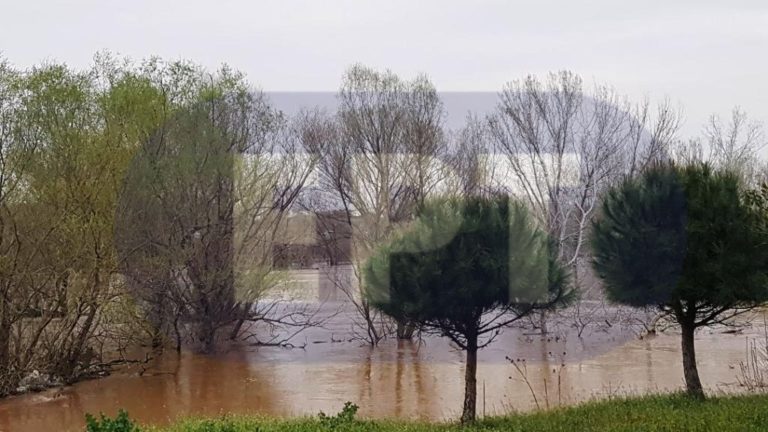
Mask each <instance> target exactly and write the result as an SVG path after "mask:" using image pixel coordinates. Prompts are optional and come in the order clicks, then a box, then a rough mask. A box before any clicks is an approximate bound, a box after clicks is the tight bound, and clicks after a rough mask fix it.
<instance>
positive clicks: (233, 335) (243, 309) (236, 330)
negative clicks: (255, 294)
mask: <svg viewBox="0 0 768 432" xmlns="http://www.w3.org/2000/svg"><path fill="white" fill-rule="evenodd" d="M252 307H253V303H252V302H245V303H244V304H243V305H240V306H239V307H237V308H236V309H237V311H238V314H239V317H238V319H237V322H236V323H235V326H234V327H232V331H231V332H230V333H229V340H235V339H237V337H238V336H239V335H240V329H242V328H243V324H245V320H246V319H247V318H248V314H249V313H250V312H251V308H252Z"/></svg>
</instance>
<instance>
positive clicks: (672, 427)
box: [149, 394, 768, 432]
mask: <svg viewBox="0 0 768 432" xmlns="http://www.w3.org/2000/svg"><path fill="white" fill-rule="evenodd" d="M766 404H768V396H766V395H756V396H738V397H723V398H712V399H709V400H707V401H700V400H697V399H692V398H689V397H686V396H684V395H680V394H673V395H659V396H646V397H642V398H631V399H623V398H615V399H612V400H610V401H601V402H590V403H586V404H583V405H580V406H576V407H570V408H559V409H554V410H546V411H539V412H534V413H527V414H512V415H509V416H499V417H490V418H486V419H481V420H478V422H477V423H475V424H471V425H465V426H459V425H458V424H455V423H426V422H409V421H389V420H376V421H356V422H353V423H351V424H349V425H348V426H346V427H344V430H347V431H356V432H369V431H377V432H406V431H408V432H449V431H452V432H458V431H465V432H466V431H487V432H492V431H499V432H501V431H504V432H507V431H525V432H549V431H586V432H651V431H666V432H674V431H694V432H704V431H718V432H737V431H738V432H741V431H752V430H754V431H757V430H765V425H766V424H768V411H766V410H765V406H766ZM149 430H150V431H153V432H223V431H226V432H230V431H231V432H256V431H258V432H316V431H318V430H322V426H321V425H320V424H319V423H318V420H317V419H316V418H303V419H275V418H263V417H247V416H241V417H232V416H230V417H225V418H221V419H215V420H187V421H183V422H181V423H178V424H175V425H172V426H169V427H161V428H155V429H149Z"/></svg>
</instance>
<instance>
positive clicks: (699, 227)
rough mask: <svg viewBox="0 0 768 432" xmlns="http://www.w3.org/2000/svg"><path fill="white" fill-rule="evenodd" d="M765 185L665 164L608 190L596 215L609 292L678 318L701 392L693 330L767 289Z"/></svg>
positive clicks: (598, 263) (691, 380)
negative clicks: (760, 189) (749, 187)
mask: <svg viewBox="0 0 768 432" xmlns="http://www.w3.org/2000/svg"><path fill="white" fill-rule="evenodd" d="M758 201H759V195H756V194H747V193H745V191H744V190H743V188H742V186H741V184H740V181H739V178H738V176H737V175H735V174H732V173H730V172H727V171H715V170H713V169H712V168H711V167H709V166H708V165H704V164H692V165H688V166H685V167H680V166H673V165H664V166H657V167H654V168H651V169H649V170H648V171H647V172H645V173H644V174H643V175H641V176H639V177H637V178H633V179H628V180H626V181H625V182H624V183H623V184H622V185H620V186H618V187H616V188H614V189H612V190H611V191H609V193H608V194H607V196H606V197H605V199H604V201H603V203H602V208H601V215H600V217H599V219H598V220H597V221H596V222H595V223H594V225H593V228H594V230H593V233H592V246H593V249H594V262H593V265H594V268H595V270H596V271H597V273H598V275H599V276H600V278H602V279H603V281H604V282H605V288H606V290H607V293H608V296H609V297H610V299H611V300H613V301H616V302H619V303H622V304H627V305H631V306H655V307H657V308H658V309H659V310H660V311H661V312H662V313H664V314H667V315H668V316H669V317H670V318H671V319H672V320H674V321H675V322H677V323H678V324H679V325H680V328H681V330H682V352H683V371H684V374H685V382H686V388H687V391H688V393H689V394H690V395H692V396H696V397H700V398H703V397H704V391H703V388H702V385H701V381H700V379H699V373H698V370H697V367H696V354H695V348H694V332H695V330H696V329H697V328H698V327H705V326H711V325H714V324H718V323H723V322H726V321H727V320H728V319H730V318H733V317H734V316H736V315H738V314H740V313H743V312H745V311H748V310H750V309H752V308H754V307H755V306H757V305H759V304H760V303H761V302H764V301H765V300H766V299H768V261H767V260H766V259H767V258H768V255H767V254H766V252H767V251H768V250H767V249H766V244H768V231H767V230H766V228H768V224H766V218H765V216H764V214H763V213H762V212H761V211H760V208H762V206H761V205H760V203H759V202H758Z"/></svg>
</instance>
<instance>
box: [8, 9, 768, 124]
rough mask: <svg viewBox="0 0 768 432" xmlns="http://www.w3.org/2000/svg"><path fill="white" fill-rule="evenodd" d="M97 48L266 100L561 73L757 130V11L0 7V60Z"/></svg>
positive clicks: (764, 113)
mask: <svg viewBox="0 0 768 432" xmlns="http://www.w3.org/2000/svg"><path fill="white" fill-rule="evenodd" d="M103 49H109V50H111V51H113V52H116V53H119V54H123V55H127V56H130V57H133V58H137V59H140V58H143V57H147V56H149V55H160V56H163V57H165V58H169V59H178V58H187V59H191V60H194V61H196V62H198V63H201V64H203V65H205V66H208V67H216V66H217V65H219V64H220V63H223V62H226V63H228V64H230V65H232V66H233V67H235V68H237V69H240V70H242V71H244V72H246V73H247V74H248V77H249V79H250V80H251V81H252V82H253V83H254V84H257V85H259V86H260V87H261V88H263V89H265V90H289V91H302V90H334V89H336V88H337V87H338V85H339V81H340V77H341V74H342V73H343V71H344V69H345V68H346V67H347V66H348V65H350V64H352V63H354V62H362V63H364V64H367V65H370V66H374V67H388V68H390V69H392V70H393V71H394V72H396V73H398V74H401V75H402V76H404V77H408V76H411V75H413V74H415V73H417V72H425V73H427V74H428V75H429V76H430V77H431V78H432V80H433V82H434V83H435V85H436V86H437V88H438V89H439V90H442V91H456V90H459V91H479V90H492V91H495V90H498V89H499V88H501V86H502V85H503V84H504V83H505V82H506V81H509V80H512V79H516V78H520V77H522V76H524V75H526V74H528V73H534V74H544V73H546V72H548V71H553V70H559V69H570V70H573V71H574V72H577V73H579V74H581V75H582V76H583V77H584V79H585V81H586V82H587V83H589V84H591V83H593V82H602V83H608V84H610V85H612V86H614V87H615V88H616V89H617V90H618V91H620V92H621V93H624V94H627V95H629V96H630V97H631V98H633V99H636V100H637V99H640V98H642V97H644V96H648V97H650V98H652V99H660V98H663V97H669V98H670V99H671V100H672V101H673V102H674V103H676V104H679V105H680V106H682V107H683V109H684V112H685V116H686V123H685V125H684V129H683V132H684V133H685V134H696V133H698V132H699V131H700V129H701V126H702V124H703V123H704V121H705V120H706V118H707V117H708V115H709V114H710V113H714V112H718V113H722V114H727V113H728V112H729V111H730V109H731V108H732V107H733V106H735V105H740V106H741V107H742V108H744V109H745V110H747V112H748V113H749V114H750V117H751V118H753V119H755V120H760V121H765V120H768V57H767V56H766V54H768V3H766V2H763V1H719V2H714V1H706V0H702V1H689V0H683V1H677V2H675V1H666V2H663V1H655V0H654V1H634V2H626V1H622V0H601V1H578V2H577V1H573V0H561V1H537V2H522V1H519V2H513V1H475V2H469V1H461V2H460V1H453V0H439V1H438V0H429V1H416V0H410V1H407V0H380V1H376V2H372V1H360V0H354V1H353V0H349V1H337V0H302V1H292V0H282V1H256V0H237V1H233V0H217V1H209V2H203V1H199V0H183V1H182V0H173V1H164V0H132V1H125V0H123V1H113V0H83V1H74V0H70V1H54V0H48V1H43V0H24V1H21V0H17V1H14V0H3V5H2V8H0V52H2V55H3V56H4V57H6V58H7V59H8V60H9V61H10V62H11V63H14V64H16V65H18V66H29V65H32V64H35V63H39V62H40V61H42V60H58V61H65V62H67V63H69V64H70V65H72V66H75V67H84V66H86V65H88V64H89V63H90V61H91V59H92V57H93V54H94V53H95V52H96V51H99V50H103Z"/></svg>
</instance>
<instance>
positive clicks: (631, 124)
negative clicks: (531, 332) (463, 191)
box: [488, 72, 679, 331]
mask: <svg viewBox="0 0 768 432" xmlns="http://www.w3.org/2000/svg"><path fill="white" fill-rule="evenodd" d="M488 124H489V134H490V138H491V141H492V143H493V147H494V148H495V149H496V151H497V152H498V154H499V155H500V158H499V159H497V160H495V161H493V162H492V163H491V165H493V166H494V168H493V169H494V170H495V172H496V175H495V177H496V178H499V179H502V180H501V181H500V182H499V183H498V184H497V186H496V187H499V188H504V189H506V190H507V191H508V192H509V193H512V194H515V195H519V196H521V197H522V198H523V199H524V200H526V201H527V203H528V205H529V206H530V207H531V209H532V210H533V211H534V214H536V215H538V217H539V220H540V222H541V224H542V225H543V226H545V227H546V229H547V231H548V232H549V233H550V235H551V236H552V237H553V238H554V239H556V242H557V244H558V247H559V259H560V260H561V261H562V262H563V263H564V264H565V265H566V266H567V267H569V268H570V269H571V271H572V273H573V275H574V279H575V283H576V284H578V285H580V286H581V289H580V292H581V294H582V295H583V294H586V292H585V290H584V287H586V286H588V285H590V284H589V283H588V281H587V280H586V279H589V278H590V275H589V271H588V270H587V271H584V270H585V269H587V268H588V266H585V265H583V263H582V261H583V260H584V259H585V258H587V257H586V252H585V250H584V249H585V248H584V247H583V246H584V242H585V239H586V231H587V229H588V227H589V221H590V220H591V218H592V216H593V214H594V211H595V206H596V203H597V202H598V200H599V197H600V194H601V193H602V191H603V190H605V188H606V187H608V186H609V185H611V184H613V183H614V182H616V181H618V180H619V179H621V178H623V177H624V176H627V175H632V174H634V173H636V172H639V171H641V170H642V169H643V168H644V167H645V166H647V165H648V164H649V163H652V162H653V161H655V160H659V159H663V158H666V157H667V156H666V149H667V148H668V145H669V142H670V141H671V140H672V139H673V138H674V136H675V133H676V131H677V128H678V125H679V115H678V113H677V112H675V111H674V110H672V109H671V108H670V107H669V104H668V103H664V104H662V105H661V106H660V107H659V109H658V112H657V115H656V118H655V119H651V116H650V114H649V104H648V103H647V102H645V103H643V104H641V105H637V106H635V105H632V104H630V103H629V102H627V101H626V100H625V99H624V98H621V97H620V96H619V95H617V94H616V92H614V91H613V90H611V89H610V88H608V87H604V86H597V87H596V88H595V90H594V91H593V92H591V93H585V91H584V89H583V84H582V80H581V78H580V77H578V76H577V75H574V74H573V73H571V72H559V73H553V74H550V75H549V76H548V78H547V79H546V80H544V81H543V82H542V81H540V80H539V79H537V78H536V77H534V76H529V77H527V78H525V79H523V80H519V81H513V82H511V83H509V84H508V85H507V86H506V87H505V89H504V90H503V91H502V92H501V93H500V95H499V106H498V109H497V111H496V113H495V114H494V115H492V116H490V117H489V119H488ZM540 321H541V325H542V330H543V331H546V326H545V320H544V317H543V316H542V317H541V320H540Z"/></svg>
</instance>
